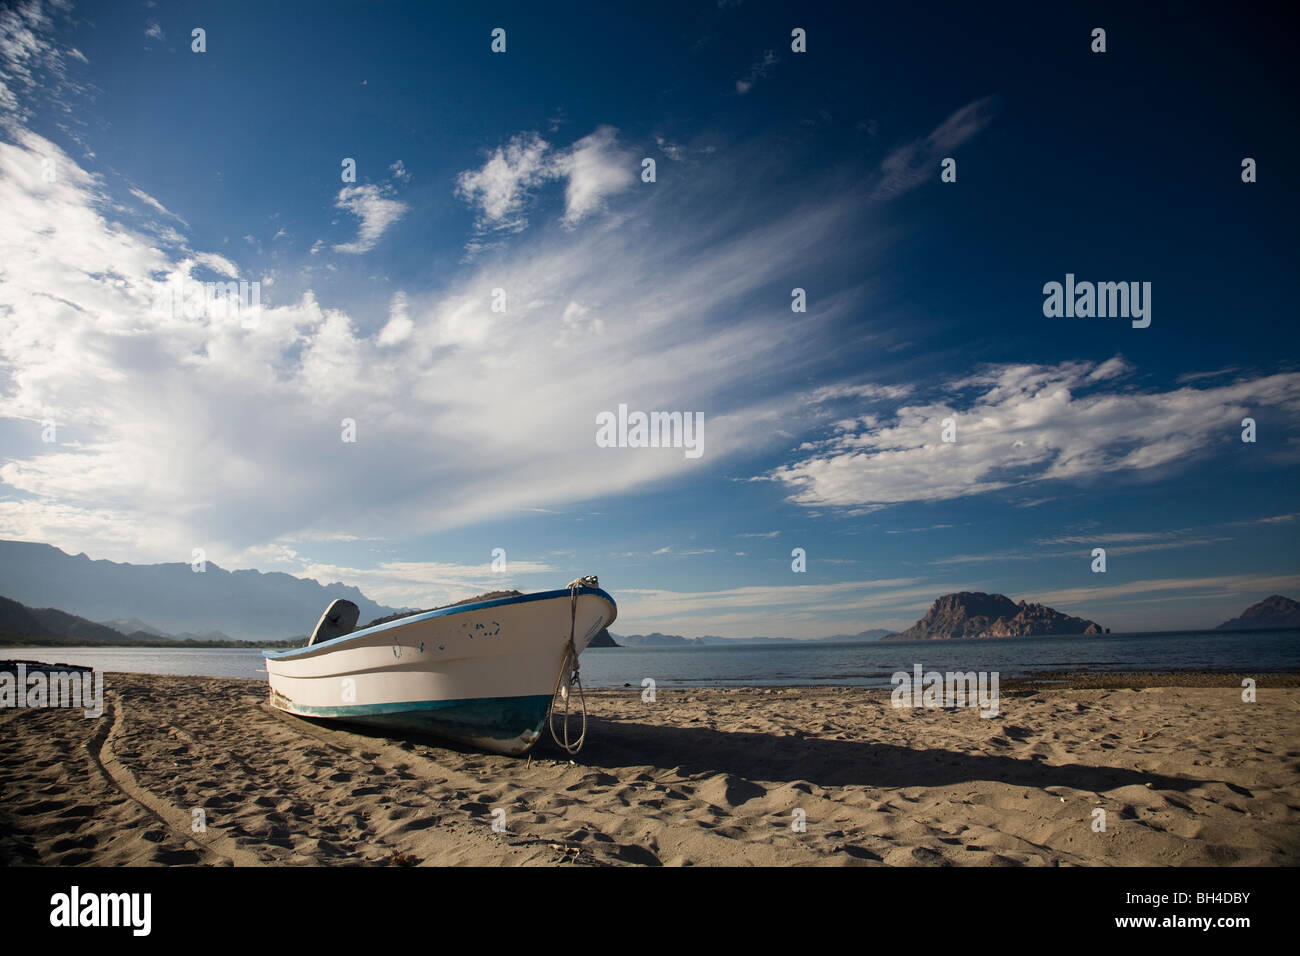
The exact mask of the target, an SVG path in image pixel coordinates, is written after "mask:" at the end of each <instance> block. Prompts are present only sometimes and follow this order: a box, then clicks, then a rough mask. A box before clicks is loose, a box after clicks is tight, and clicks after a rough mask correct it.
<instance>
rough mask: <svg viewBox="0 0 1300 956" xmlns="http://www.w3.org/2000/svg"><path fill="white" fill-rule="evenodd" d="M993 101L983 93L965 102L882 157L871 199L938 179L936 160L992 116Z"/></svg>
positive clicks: (975, 132)
mask: <svg viewBox="0 0 1300 956" xmlns="http://www.w3.org/2000/svg"><path fill="white" fill-rule="evenodd" d="M995 111H996V101H995V100H994V98H993V97H991V96H990V97H985V98H984V99H981V100H976V101H975V102H973V103H968V104H966V105H965V106H963V107H962V108H961V109H959V110H957V112H955V113H953V114H952V115H951V116H949V117H948V118H947V119H946V120H944V121H943V122H942V123H940V124H939V125H938V126H937V127H935V129H934V130H933V131H931V132H930V134H929V135H928V136H923V137H920V138H918V139H914V140H912V141H911V142H909V143H905V144H904V145H902V146H900V147H898V148H897V149H895V150H894V151H893V152H892V153H890V154H889V155H888V156H886V157H885V159H884V160H883V161H882V162H881V164H880V168H879V170H878V177H879V181H878V183H877V185H876V188H875V190H874V191H873V192H872V194H871V198H872V199H889V198H892V197H894V196H897V195H899V194H901V193H904V192H906V191H907V190H909V189H911V188H913V187H914V186H918V185H920V184H921V183H923V182H926V181H933V182H938V181H939V171H940V170H939V163H940V161H941V160H943V159H944V158H945V157H947V156H949V155H951V153H952V151H953V150H955V149H956V148H957V147H958V146H961V145H962V144H964V143H966V142H968V141H969V140H971V139H972V138H974V136H975V135H976V134H977V133H979V132H980V130H982V129H984V127H986V126H987V125H988V124H989V123H990V122H991V121H992V119H993V114H994V112H995Z"/></svg>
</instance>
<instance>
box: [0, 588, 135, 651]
mask: <svg viewBox="0 0 1300 956" xmlns="http://www.w3.org/2000/svg"><path fill="white" fill-rule="evenodd" d="M0 631H3V632H6V633H9V634H23V635H26V636H28V637H75V638H80V639H84V640H90V641H114V642H121V643H123V644H125V643H127V641H128V638H127V636H126V635H125V634H123V633H121V632H120V631H115V630H113V628H111V627H105V626H104V625H103V624H96V623H95V622H94V621H88V620H86V619H85V618H84V617H77V616H76V615H75V614H67V613H65V612H63V611H58V610H55V609H54V608H52V607H42V608H32V607H27V606H26V605H24V604H20V603H19V602H17V601H12V600H10V599H9V598H6V597H0Z"/></svg>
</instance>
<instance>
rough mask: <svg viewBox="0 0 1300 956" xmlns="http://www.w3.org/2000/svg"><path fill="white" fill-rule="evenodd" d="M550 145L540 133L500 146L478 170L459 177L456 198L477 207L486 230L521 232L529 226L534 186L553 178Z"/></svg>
mask: <svg viewBox="0 0 1300 956" xmlns="http://www.w3.org/2000/svg"><path fill="white" fill-rule="evenodd" d="M549 149H550V144H548V143H547V142H546V141H545V140H543V139H542V138H541V137H540V136H538V135H537V134H536V133H520V134H518V135H517V136H514V137H512V138H511V140H510V142H509V143H507V144H506V145H505V146H498V147H497V148H496V150H495V151H493V152H492V153H491V154H490V155H489V156H488V158H487V161H486V162H484V163H483V165H482V166H481V167H479V168H478V169H469V170H465V171H464V172H462V173H461V174H460V175H459V176H458V177H457V178H456V195H457V196H458V197H459V198H461V199H463V200H465V201H466V202H468V203H469V204H470V205H472V206H476V207H477V208H478V211H479V224H480V225H481V226H482V227H483V228H489V229H504V230H507V231H511V232H517V231H518V230H520V229H523V228H524V227H525V226H527V225H528V220H527V219H526V218H524V216H523V215H522V211H523V208H524V205H525V203H526V202H527V201H528V198H529V197H528V193H529V190H530V189H532V187H534V186H536V185H537V184H538V183H541V182H543V181H545V180H546V179H548V178H550V176H551V169H550V166H549V164H548V162H547V161H546V154H547V151H548V150H549Z"/></svg>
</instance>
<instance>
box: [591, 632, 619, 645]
mask: <svg viewBox="0 0 1300 956" xmlns="http://www.w3.org/2000/svg"><path fill="white" fill-rule="evenodd" d="M587 646H588V647H620V646H622V645H620V644H616V643H614V638H612V637H610V635H609V628H606V627H602V628H601V629H600V633H599V634H597V635H596V636H595V637H593V638H592V639H591V643H590V644H588V645H587Z"/></svg>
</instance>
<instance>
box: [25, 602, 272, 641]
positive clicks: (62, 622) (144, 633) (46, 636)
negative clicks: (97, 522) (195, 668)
mask: <svg viewBox="0 0 1300 956" xmlns="http://www.w3.org/2000/svg"><path fill="white" fill-rule="evenodd" d="M123 623H125V624H126V625H128V626H130V625H135V624H141V623H143V622H141V621H136V620H133V619H130V618H127V619H123ZM272 643H275V642H270V641H267V642H261V641H236V640H234V639H233V638H230V637H228V636H227V635H225V634H223V633H221V632H220V631H204V632H202V633H199V634H189V633H185V634H164V633H162V632H161V631H159V630H157V629H156V628H150V629H149V630H135V631H132V632H131V633H129V634H124V633H122V631H120V630H118V629H116V628H112V627H109V626H108V625H106V624H96V623H95V622H94V621H88V620H86V619H85V618H84V617H77V615H75V614H68V613H66V612H64V611H60V610H57V609H56V608H52V607H43V608H31V607H27V606H26V605H24V604H20V603H19V602H18V601H13V600H10V599H9V598H6V597H0V644H23V645H40V646H47V645H51V646H59V645H69V644H84V645H87V646H90V647H105V646H122V647H171V646H185V645H193V644H199V645H201V646H209V647H210V646H222V647H243V646H248V647H256V646H261V645H263V644H272Z"/></svg>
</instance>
